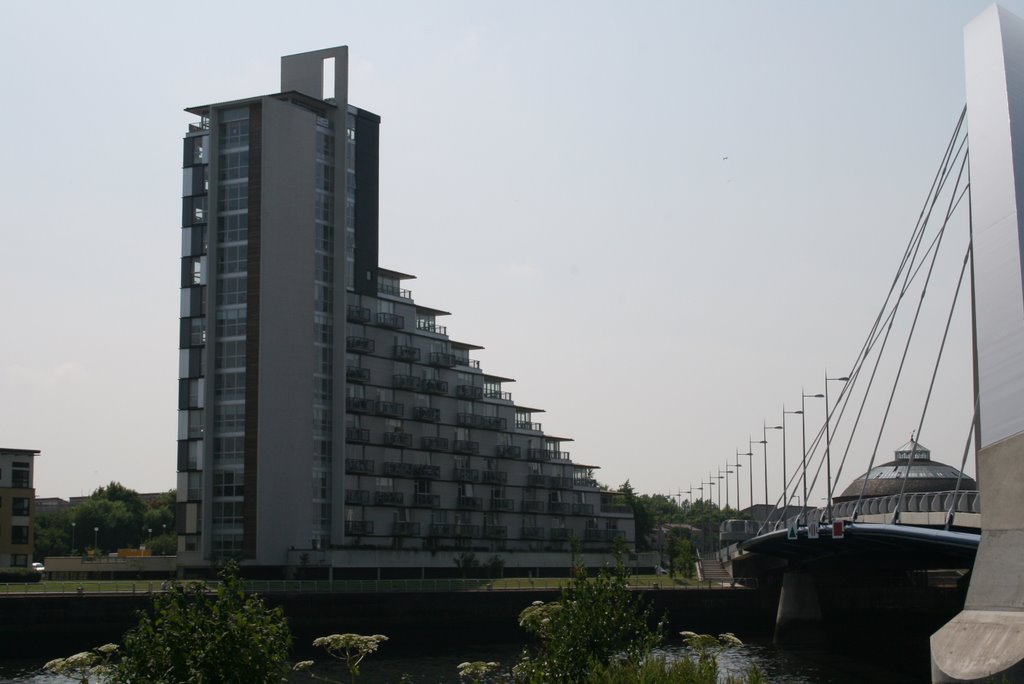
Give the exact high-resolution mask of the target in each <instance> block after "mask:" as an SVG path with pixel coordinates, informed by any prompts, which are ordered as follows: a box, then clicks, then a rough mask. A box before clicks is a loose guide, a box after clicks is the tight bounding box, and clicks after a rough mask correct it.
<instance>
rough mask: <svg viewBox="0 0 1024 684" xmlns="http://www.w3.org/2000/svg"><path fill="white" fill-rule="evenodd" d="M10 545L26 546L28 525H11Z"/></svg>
mask: <svg viewBox="0 0 1024 684" xmlns="http://www.w3.org/2000/svg"><path fill="white" fill-rule="evenodd" d="M11 543H12V544H28V525H11Z"/></svg>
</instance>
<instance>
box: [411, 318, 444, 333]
mask: <svg viewBox="0 0 1024 684" xmlns="http://www.w3.org/2000/svg"><path fill="white" fill-rule="evenodd" d="M416 329H417V330H422V331H424V332H430V333H434V334H436V335H447V334H448V328H446V327H444V326H443V325H438V324H437V323H435V322H434V321H428V320H425V319H423V318H417V319H416Z"/></svg>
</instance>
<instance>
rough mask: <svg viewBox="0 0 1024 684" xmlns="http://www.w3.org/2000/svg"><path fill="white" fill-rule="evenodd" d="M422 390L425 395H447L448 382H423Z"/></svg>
mask: <svg viewBox="0 0 1024 684" xmlns="http://www.w3.org/2000/svg"><path fill="white" fill-rule="evenodd" d="M422 389H423V391H424V392H426V393H427V394H448V382H447V381H445V380H424V381H423V388H422Z"/></svg>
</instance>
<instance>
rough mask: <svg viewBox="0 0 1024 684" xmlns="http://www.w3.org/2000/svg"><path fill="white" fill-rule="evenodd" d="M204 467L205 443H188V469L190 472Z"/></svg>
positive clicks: (200, 441)
mask: <svg viewBox="0 0 1024 684" xmlns="http://www.w3.org/2000/svg"><path fill="white" fill-rule="evenodd" d="M202 467H203V442H202V440H193V441H191V442H189V443H188V462H187V463H186V468H187V469H188V470H199V469H200V468H202Z"/></svg>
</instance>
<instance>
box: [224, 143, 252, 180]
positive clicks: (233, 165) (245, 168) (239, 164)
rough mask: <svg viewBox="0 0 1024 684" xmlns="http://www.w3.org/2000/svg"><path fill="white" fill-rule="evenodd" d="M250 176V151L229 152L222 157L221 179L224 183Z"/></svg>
mask: <svg viewBox="0 0 1024 684" xmlns="http://www.w3.org/2000/svg"><path fill="white" fill-rule="evenodd" d="M248 176H249V151H248V150H242V151H240V152H227V153H225V154H222V155H220V170H219V177H220V179H221V180H222V181H226V180H237V179H239V178H247V177H248Z"/></svg>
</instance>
